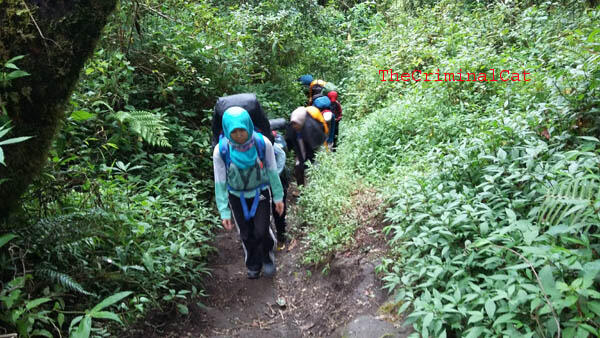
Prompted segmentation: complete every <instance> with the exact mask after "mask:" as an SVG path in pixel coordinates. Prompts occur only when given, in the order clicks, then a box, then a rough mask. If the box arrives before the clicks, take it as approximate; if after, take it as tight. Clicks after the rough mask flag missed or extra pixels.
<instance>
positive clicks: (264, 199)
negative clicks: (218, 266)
mask: <svg viewBox="0 0 600 338" xmlns="http://www.w3.org/2000/svg"><path fill="white" fill-rule="evenodd" d="M253 200H254V196H252V197H251V198H246V204H247V205H248V208H250V207H251V206H252V201H253ZM229 207H230V208H231V211H232V213H233V220H234V221H235V224H236V225H237V228H238V231H239V234H240V238H241V240H242V245H243V247H244V254H245V256H246V257H245V261H246V267H247V268H248V270H253V271H260V269H261V268H262V265H263V263H268V262H273V263H274V260H275V256H274V254H273V250H274V246H275V237H274V236H273V232H272V231H271V227H270V225H271V190H270V189H267V190H263V191H262V192H261V196H260V201H259V202H258V207H257V208H256V214H255V215H254V217H252V218H250V220H248V221H246V220H245V218H244V211H243V209H242V203H241V201H240V199H239V198H238V197H235V196H233V195H232V194H229Z"/></svg>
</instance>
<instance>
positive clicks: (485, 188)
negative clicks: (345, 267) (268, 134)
mask: <svg viewBox="0 0 600 338" xmlns="http://www.w3.org/2000/svg"><path fill="white" fill-rule="evenodd" d="M398 5H399V6H400V5H401V4H398ZM391 11H392V13H393V17H392V18H391V19H390V21H388V22H387V27H393V28H394V29H393V30H392V29H382V28H381V27H380V26H378V25H377V26H375V27H374V28H373V30H372V32H371V34H370V39H369V44H368V45H367V46H366V47H365V51H366V50H368V51H377V52H374V53H373V52H370V53H369V54H367V53H360V54H359V55H360V56H357V60H356V61H355V63H354V64H353V65H352V69H353V70H355V72H354V73H353V74H352V75H351V76H350V77H349V78H348V79H347V81H346V88H345V89H346V91H347V92H351V93H357V95H356V96H353V97H352V101H351V104H350V105H346V106H345V107H346V110H345V112H346V114H345V116H347V117H352V119H353V121H352V122H351V123H348V121H347V119H346V120H345V121H344V123H345V124H344V125H343V126H342V136H343V139H342V143H341V149H340V150H339V151H338V153H337V155H336V156H333V157H332V156H326V154H322V155H323V157H322V158H320V159H319V160H320V165H319V168H317V169H315V170H314V171H313V175H312V181H311V184H310V185H309V187H308V188H307V189H306V192H309V193H308V194H306V195H304V196H303V200H302V201H301V203H302V204H303V205H304V206H305V208H306V209H307V210H309V211H310V212H314V211H313V210H322V209H321V208H320V206H319V203H321V202H320V201H322V200H327V201H329V200H335V201H337V202H336V204H337V205H334V206H333V208H335V210H337V211H340V212H343V211H344V210H349V209H351V208H352V206H351V205H350V206H348V205H347V204H346V203H345V202H348V201H350V198H349V197H347V196H348V195H342V194H339V189H345V191H344V192H345V193H347V192H348V191H350V190H349V189H351V187H352V186H353V185H352V184H348V183H346V184H345V185H343V186H341V187H337V188H335V189H332V188H331V186H332V184H334V183H335V182H365V181H366V182H371V183H372V184H374V185H375V186H377V187H379V191H380V193H381V195H382V196H384V197H385V198H386V199H387V200H388V202H389V203H390V204H391V207H390V208H389V209H388V211H387V212H386V218H387V220H388V221H389V222H390V223H391V224H390V225H389V226H387V227H386V228H385V231H386V233H387V234H388V235H389V238H390V246H391V247H392V253H391V255H390V256H389V257H388V258H386V259H385V260H384V262H383V264H382V265H381V266H380V267H379V271H380V272H382V273H383V274H384V280H385V284H386V288H388V289H389V290H390V291H394V292H395V299H396V301H397V303H398V311H399V312H400V313H403V312H405V313H407V314H408V316H407V322H408V323H412V324H413V325H414V327H415V329H416V331H417V333H415V334H416V335H418V334H420V335H422V336H424V337H428V336H435V337H446V336H454V335H464V336H467V337H479V336H500V335H503V336H511V337H512V336H517V335H518V336H526V337H544V336H555V335H556V334H557V333H559V331H560V333H561V334H562V336H565V337H574V336H578V337H586V336H588V335H590V336H597V335H598V332H599V331H598V330H600V293H598V292H597V289H598V285H599V284H598V281H597V278H596V277H597V275H598V272H599V271H600V260H599V258H600V257H598V234H597V232H598V225H599V218H598V208H599V207H600V199H599V198H600V197H599V196H600V195H599V194H598V193H599V191H598V182H599V179H600V177H599V169H598V168H599V164H600V162H599V161H600V160H599V157H598V152H599V149H600V148H599V146H600V145H599V141H598V136H599V135H600V132H599V129H598V123H599V121H600V120H599V119H598V104H599V99H598V98H599V95H598V94H599V90H600V87H599V84H600V69H599V62H598V51H599V49H600V44H599V42H600V40H599V35H598V33H599V32H600V30H599V29H598V28H597V27H598V23H599V16H600V12H599V11H598V10H597V9H594V8H589V7H587V6H585V5H583V4H575V3H571V4H570V5H569V6H568V7H566V6H565V5H563V4H561V3H555V2H545V3H540V4H530V3H523V4H516V3H500V2H498V3H493V4H489V5H483V4H475V3H471V2H453V1H441V2H437V3H434V4H431V6H426V7H424V8H412V10H410V11H407V10H406V8H403V7H401V6H400V7H395V8H393V9H391ZM389 68H393V69H394V71H395V72H399V73H402V72H409V73H410V72H411V71H412V70H414V69H420V70H422V71H423V72H425V71H428V72H430V73H435V72H436V71H438V69H439V70H440V71H441V72H442V73H444V72H455V73H456V72H458V70H459V69H462V70H463V71H464V72H467V71H469V72H474V71H477V72H479V71H483V72H486V71H488V72H489V69H491V68H495V69H510V70H514V71H523V70H528V71H529V72H530V73H532V75H531V76H532V81H530V82H507V83H505V82H500V81H499V82H416V83H415V82H411V83H406V82H393V83H392V82H389V81H386V82H382V81H381V75H380V74H378V70H379V69H389ZM488 74H489V73H488ZM442 76H443V75H442ZM339 167H343V168H344V170H341V171H336V172H335V174H332V175H330V176H323V175H322V174H321V172H328V171H330V170H333V168H339ZM333 178H334V179H333ZM344 187H348V188H344ZM315 193H316V194H319V196H320V199H319V200H317V201H315V200H313V199H312V198H311V197H310V195H311V194H315ZM326 206H327V207H330V206H331V203H328V204H326ZM321 212H325V211H321ZM314 221H315V225H316V226H315V229H314V234H313V235H312V236H311V238H321V237H323V238H326V239H327V240H328V241H332V242H335V243H343V241H342V240H344V241H346V240H348V239H347V237H345V238H343V239H340V238H338V237H336V236H335V234H336V233H337V232H339V231H342V230H343V231H344V232H348V229H347V227H346V226H345V225H344V226H343V227H342V228H339V225H338V224H339V223H338V221H339V220H338V219H332V218H325V217H322V218H320V219H317V220H314ZM358 226H360V224H359V225H358ZM338 229H340V230H338ZM319 253H321V256H320V257H321V259H324V258H325V257H326V255H327V253H328V252H327V251H326V250H322V251H318V252H316V253H315V255H316V256H317V257H319ZM557 324H559V325H560V329H559V327H558V325H557Z"/></svg>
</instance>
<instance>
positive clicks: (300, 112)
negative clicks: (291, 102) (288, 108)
mask: <svg viewBox="0 0 600 338" xmlns="http://www.w3.org/2000/svg"><path fill="white" fill-rule="evenodd" d="M305 120H306V108H305V107H298V108H296V110H294V111H293V112H292V116H291V117H290V121H292V122H296V123H298V124H299V125H300V126H304V121H305Z"/></svg>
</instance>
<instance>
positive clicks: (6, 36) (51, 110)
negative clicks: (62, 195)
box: [0, 0, 117, 219]
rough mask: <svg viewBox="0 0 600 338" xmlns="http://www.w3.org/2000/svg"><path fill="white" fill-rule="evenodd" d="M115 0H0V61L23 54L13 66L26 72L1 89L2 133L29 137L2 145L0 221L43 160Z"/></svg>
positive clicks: (16, 202) (38, 170)
mask: <svg viewBox="0 0 600 338" xmlns="http://www.w3.org/2000/svg"><path fill="white" fill-rule="evenodd" d="M116 3H117V0H0V8H1V9H0V65H2V64H4V63H5V62H6V60H8V59H10V58H12V57H15V56H17V55H25V58H23V59H21V60H19V61H17V66H18V67H19V68H20V69H22V70H24V71H26V72H28V73H30V74H31V75H30V76H27V77H23V78H19V79H16V80H13V81H12V82H11V85H10V87H8V88H1V87H0V100H2V103H3V104H4V105H5V107H6V109H7V113H8V117H9V118H10V120H12V126H13V129H12V131H11V132H10V134H9V135H7V136H6V137H18V136H34V137H33V138H32V139H29V140H27V141H25V142H22V143H17V144H12V145H6V146H3V150H4V152H5V157H6V164H7V166H6V167H4V166H2V165H0V179H2V178H7V179H8V181H7V182H4V183H2V184H0V219H3V218H6V217H7V216H8V213H9V212H10V211H11V210H14V208H15V207H16V206H17V205H18V201H19V197H20V196H21V194H22V193H23V192H24V191H25V189H27V186H28V185H29V184H30V183H31V181H32V179H33V178H34V177H35V176H36V175H38V174H39V173H40V171H41V169H42V167H43V165H44V163H45V162H46V158H47V154H48V149H49V148H50V145H51V143H52V138H53V137H54V134H55V132H56V129H57V126H58V123H59V121H60V119H62V118H63V116H64V107H65V103H66V102H67V100H68V98H69V97H70V95H71V92H72V90H73V87H74V85H75V84H76V82H77V80H78V78H79V73H80V70H81V69H82V67H83V65H84V63H85V61H86V59H87V58H88V57H89V56H90V55H91V54H92V52H93V50H94V47H95V45H96V43H97V41H98V39H99V37H100V33H101V32H102V29H103V28H104V26H105V24H106V22H107V19H108V16H109V15H110V13H111V12H112V11H113V10H114V8H115V6H116ZM0 114H1V112H0ZM1 119H2V117H1V116H0V120H1ZM4 119H6V117H4Z"/></svg>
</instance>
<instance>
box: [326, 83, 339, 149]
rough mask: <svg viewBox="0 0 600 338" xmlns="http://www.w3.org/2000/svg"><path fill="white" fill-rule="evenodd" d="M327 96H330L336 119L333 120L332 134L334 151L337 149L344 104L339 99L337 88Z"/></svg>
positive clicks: (332, 110)
mask: <svg viewBox="0 0 600 338" xmlns="http://www.w3.org/2000/svg"><path fill="white" fill-rule="evenodd" d="M327 97H329V101H330V106H329V109H330V110H331V112H332V113H333V115H334V120H333V122H332V124H331V125H332V127H331V128H332V129H333V130H332V131H331V132H330V135H331V134H333V138H332V142H333V149H332V150H333V151H335V150H336V148H337V144H338V133H339V130H340V121H341V120H342V105H341V104H340V102H339V101H338V93H337V91H335V90H332V91H330V92H328V93H327Z"/></svg>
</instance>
